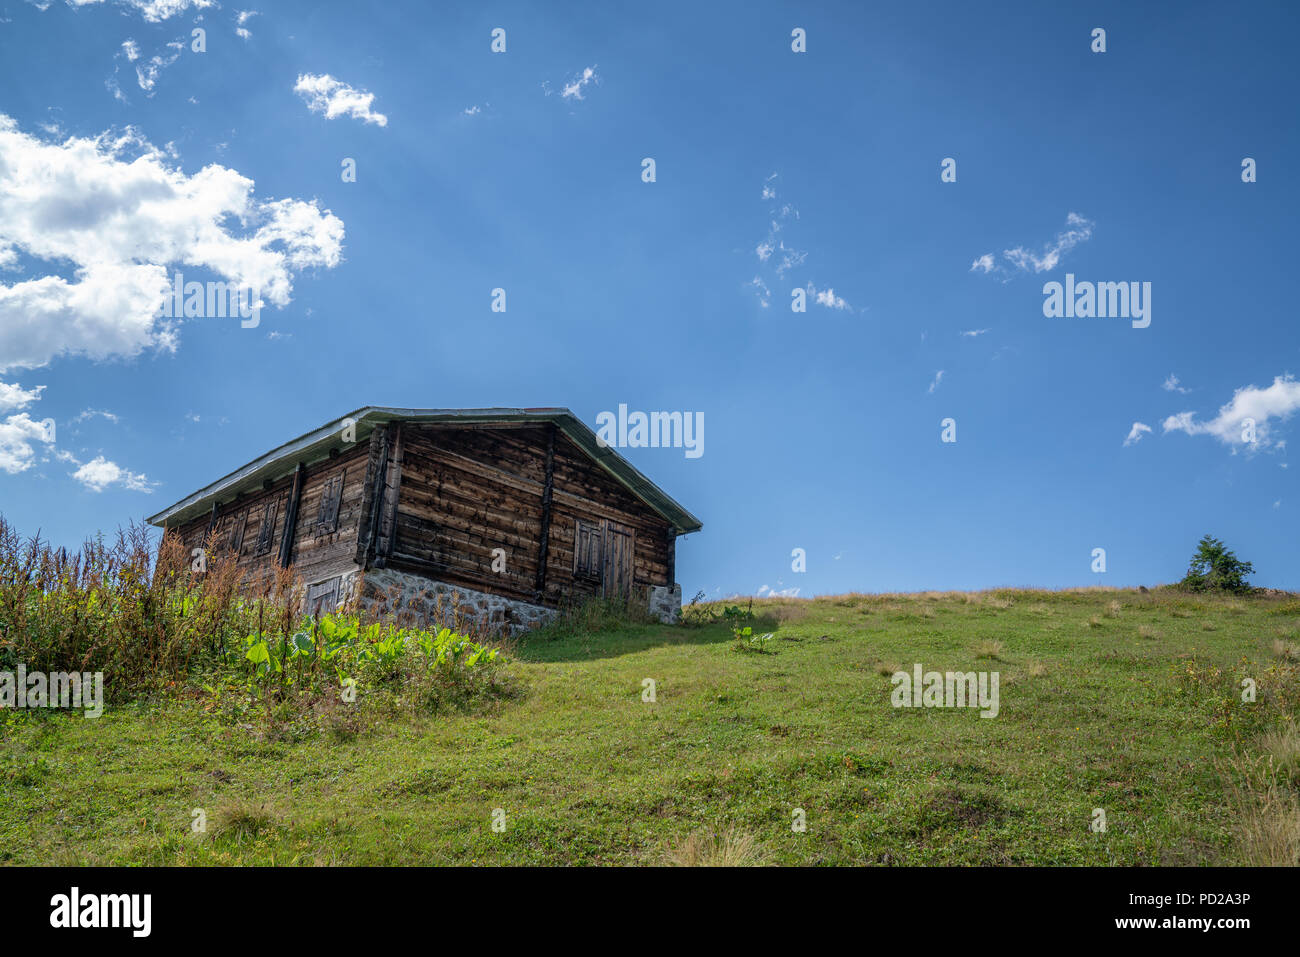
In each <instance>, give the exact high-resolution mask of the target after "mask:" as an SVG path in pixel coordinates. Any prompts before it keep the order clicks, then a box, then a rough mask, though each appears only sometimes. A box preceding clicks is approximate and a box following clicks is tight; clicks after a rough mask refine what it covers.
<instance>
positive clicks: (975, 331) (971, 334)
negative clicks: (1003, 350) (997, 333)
mask: <svg viewBox="0 0 1300 957" xmlns="http://www.w3.org/2000/svg"><path fill="white" fill-rule="evenodd" d="M986 332H988V330H987V329H964V330H962V333H961V334H962V335H963V336H969V337H970V338H972V339H974V338H975V337H976V336H982V335H984V333H986Z"/></svg>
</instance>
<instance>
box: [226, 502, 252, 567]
mask: <svg viewBox="0 0 1300 957" xmlns="http://www.w3.org/2000/svg"><path fill="white" fill-rule="evenodd" d="M247 523H248V513H247V512H236V513H235V515H234V516H233V517H232V518H231V524H230V536H229V537H228V538H227V539H226V547H227V548H229V549H230V550H231V551H232V552H234V553H235V557H236V558H238V557H239V550H240V549H241V548H243V547H244V526H245V525H246V524H247Z"/></svg>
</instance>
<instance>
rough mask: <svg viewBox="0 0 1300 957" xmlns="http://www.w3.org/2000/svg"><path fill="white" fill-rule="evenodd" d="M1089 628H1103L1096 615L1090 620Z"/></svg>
mask: <svg viewBox="0 0 1300 957" xmlns="http://www.w3.org/2000/svg"><path fill="white" fill-rule="evenodd" d="M1088 627H1089V628H1100V627H1101V619H1100V618H1098V617H1097V616H1096V615H1093V616H1092V617H1091V618H1089V619H1088Z"/></svg>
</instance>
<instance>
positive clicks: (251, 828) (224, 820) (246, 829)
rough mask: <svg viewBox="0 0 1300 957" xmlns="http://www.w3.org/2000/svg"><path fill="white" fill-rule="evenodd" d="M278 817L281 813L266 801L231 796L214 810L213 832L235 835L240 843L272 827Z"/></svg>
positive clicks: (218, 834) (223, 835) (221, 834)
mask: <svg viewBox="0 0 1300 957" xmlns="http://www.w3.org/2000/svg"><path fill="white" fill-rule="evenodd" d="M278 819H279V814H278V813H277V812H276V810H275V809H274V808H273V807H272V806H271V805H270V804H269V803H268V802H266V801H258V800H254V799H251V798H244V797H230V798H226V799H225V800H224V801H222V802H221V803H220V804H218V805H217V806H216V808H214V809H213V811H212V822H211V823H212V834H213V835H214V836H218V837H226V836H229V837H233V838H234V839H235V843H236V844H240V843H243V841H244V840H245V839H246V838H248V839H251V838H254V837H256V836H257V835H258V834H259V833H261V832H262V831H264V830H266V829H267V828H269V827H272V826H273V825H274V824H275V823H276V821H277V820H278Z"/></svg>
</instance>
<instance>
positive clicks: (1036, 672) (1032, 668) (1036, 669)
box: [1026, 661, 1047, 678]
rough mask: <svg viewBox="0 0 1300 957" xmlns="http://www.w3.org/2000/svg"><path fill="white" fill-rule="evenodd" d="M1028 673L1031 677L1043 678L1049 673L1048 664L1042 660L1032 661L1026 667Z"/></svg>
mask: <svg viewBox="0 0 1300 957" xmlns="http://www.w3.org/2000/svg"><path fill="white" fill-rule="evenodd" d="M1026 673H1027V674H1028V675H1029V677H1031V678H1041V677H1043V675H1045V674H1047V665H1045V664H1043V663H1042V662H1041V661H1031V662H1029V667H1028V668H1027V669H1026Z"/></svg>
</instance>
